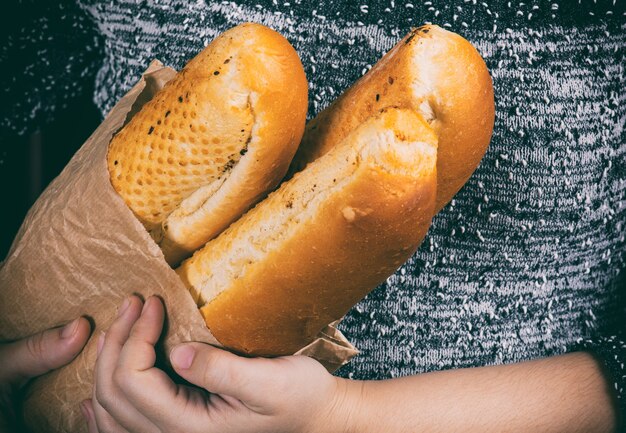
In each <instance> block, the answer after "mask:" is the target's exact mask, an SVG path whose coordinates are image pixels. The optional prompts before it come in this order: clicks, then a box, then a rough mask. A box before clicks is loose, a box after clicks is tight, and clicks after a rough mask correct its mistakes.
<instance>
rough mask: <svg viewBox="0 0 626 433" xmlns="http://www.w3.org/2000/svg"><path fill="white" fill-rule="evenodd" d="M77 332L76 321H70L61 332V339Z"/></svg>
mask: <svg viewBox="0 0 626 433" xmlns="http://www.w3.org/2000/svg"><path fill="white" fill-rule="evenodd" d="M77 330H78V319H74V320H72V321H71V322H70V323H68V324H67V325H65V326H64V327H63V329H62V330H61V338H70V337H71V336H72V335H74V334H76V331H77Z"/></svg>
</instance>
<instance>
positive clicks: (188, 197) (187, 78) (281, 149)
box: [107, 23, 308, 264]
mask: <svg viewBox="0 0 626 433" xmlns="http://www.w3.org/2000/svg"><path fill="white" fill-rule="evenodd" d="M307 92H308V89H307V82H306V78H305V75H304V70H303V68H302V64H301V63H300V59H299V57H298V55H297V53H296V52H295V50H294V49H293V47H292V46H291V45H290V44H289V42H288V41H287V40H286V39H285V38H284V37H282V36H281V35H280V34H278V33H277V32H275V31H273V30H271V29H269V28H267V27H264V26H262V25H259V24H252V23H246V24H242V25H239V26H237V27H235V28H232V29H230V30H228V31H226V32H224V33H223V34H221V35H220V36H218V37H217V38H216V39H215V40H214V41H213V42H211V44H209V45H208V46H207V47H206V48H205V49H204V50H203V51H202V52H201V53H199V54H198V55H197V56H196V57H194V58H193V59H192V60H191V61H190V62H189V63H188V64H187V65H186V66H185V67H184V68H183V69H182V70H181V71H180V72H179V73H178V74H177V75H176V77H175V78H174V79H172V80H171V81H170V82H168V83H167V85H166V86H165V87H164V88H163V89H162V90H161V91H160V92H159V93H158V94H157V95H156V96H155V97H154V98H153V99H152V100H151V101H150V102H148V103H147V104H146V105H145V106H144V107H143V108H142V109H141V110H140V112H139V113H137V114H136V115H135V116H134V117H133V118H132V119H131V121H130V122H129V123H128V125H126V126H125V127H124V128H123V129H122V130H121V131H120V132H119V133H118V134H117V135H116V136H115V137H114V138H113V140H112V141H111V144H110V147H109V153H108V156H107V163H108V168H109V172H110V174H111V183H112V184H113V187H114V188H115V189H116V191H117V192H118V193H119V194H120V195H121V196H122V197H123V198H124V200H125V201H126V203H127V204H128V206H129V207H130V208H131V209H132V210H133V212H134V213H135V215H136V216H137V217H138V218H139V220H140V221H141V222H142V223H143V224H144V225H145V226H146V228H147V229H148V230H149V231H150V232H151V234H152V235H153V237H154V238H155V240H156V241H157V242H159V243H160V245H161V248H162V250H163V252H164V254H165V256H166V260H168V262H169V263H170V264H175V263H177V262H179V261H180V259H182V258H184V257H185V256H187V255H189V254H190V253H191V252H193V251H194V250H195V249H197V248H198V247H200V246H202V245H203V244H204V243H206V242H207V241H208V240H209V239H211V238H213V237H215V236H216V235H217V234H218V233H219V232H221V231H222V230H223V229H224V228H226V227H227V226H228V224H230V223H231V222H232V221H233V220H235V219H236V218H238V217H239V216H240V215H241V214H242V213H244V212H245V211H246V210H247V209H248V208H249V207H250V206H252V205H253V204H254V203H255V202H256V201H258V200H260V199H261V198H262V197H263V196H264V195H265V194H266V193H267V192H268V191H270V190H271V189H272V188H274V187H275V186H276V185H277V184H278V182H279V181H280V179H281V178H282V177H283V176H284V174H285V172H286V170H287V167H288V165H289V162H290V160H291V158H292V157H293V154H294V153H295V151H296V148H297V145H298V143H299V140H300V138H301V136H302V133H303V130H304V123H305V119H306V109H307Z"/></svg>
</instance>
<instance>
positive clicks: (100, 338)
mask: <svg viewBox="0 0 626 433" xmlns="http://www.w3.org/2000/svg"><path fill="white" fill-rule="evenodd" d="M105 335H106V334H105V332H104V331H100V336H99V337H98V346H97V351H96V356H100V352H102V346H104V336H105Z"/></svg>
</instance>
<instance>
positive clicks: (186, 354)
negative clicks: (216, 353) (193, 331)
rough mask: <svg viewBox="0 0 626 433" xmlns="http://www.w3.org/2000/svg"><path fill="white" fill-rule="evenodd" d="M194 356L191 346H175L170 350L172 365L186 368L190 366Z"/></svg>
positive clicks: (182, 368)
mask: <svg viewBox="0 0 626 433" xmlns="http://www.w3.org/2000/svg"><path fill="white" fill-rule="evenodd" d="M194 356H196V350H195V349H194V348H193V347H192V346H187V345H184V346H177V347H175V348H174V350H172V353H171V354H170V360H171V361H172V364H173V365H174V367H176V368H178V369H180V370H186V369H188V368H189V367H191V363H192V362H193V358H194Z"/></svg>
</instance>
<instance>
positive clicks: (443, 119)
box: [289, 25, 495, 212]
mask: <svg viewBox="0 0 626 433" xmlns="http://www.w3.org/2000/svg"><path fill="white" fill-rule="evenodd" d="M385 107H402V108H410V109H412V110H414V111H416V112H418V113H420V114H421V116H422V117H423V118H424V119H426V121H427V122H428V124H429V125H431V127H432V128H433V130H434V131H435V133H436V134H437V136H438V138H439V149H438V152H437V205H436V207H435V210H436V212H438V211H439V210H441V209H442V208H443V207H444V206H445V205H446V204H447V203H448V202H449V201H450V200H451V199H452V197H453V196H454V195H455V194H456V193H457V192H458V191H459V189H461V187H462V186H463V185H464V184H465V182H466V181H467V179H469V177H470V176H471V174H472V173H473V172H474V170H475V169H476V167H477V166H478V164H479V162H480V160H481V159H482V157H483V155H484V153H485V151H486V150H487V146H488V145H489V141H490V139H491V133H492V131H493V123H494V116H495V107H494V94H493V86H492V83H491V77H490V75H489V71H488V70H487V67H486V65H485V62H484V61H483V59H482V57H481V56H480V54H479V53H478V51H476V49H475V48H474V47H473V46H472V44H470V43H469V42H468V41H467V40H465V39H463V38H462V37H461V36H459V35H457V34H455V33H452V32H449V31H447V30H444V29H442V28H440V27H438V26H435V25H425V26H422V27H419V28H416V29H414V30H412V31H411V32H410V33H409V34H407V35H406V36H405V37H404V38H403V39H402V40H401V41H400V42H398V43H397V44H396V45H395V46H394V47H393V48H392V49H391V50H390V51H389V52H388V53H387V54H385V55H384V56H383V57H382V58H381V59H380V60H379V61H378V63H376V65H374V67H373V68H372V69H370V70H369V71H368V72H367V73H366V74H365V75H364V76H363V77H361V78H360V79H359V80H358V81H357V82H356V83H355V84H354V85H352V87H350V88H349V89H348V90H346V91H345V92H344V93H343V94H342V95H341V96H340V97H339V98H337V99H336V100H335V101H334V102H333V103H332V104H331V105H330V106H329V107H328V108H326V109H325V110H323V111H322V112H320V113H319V114H318V115H317V116H316V117H315V118H314V119H313V120H311V121H310V122H309V123H308V124H307V127H306V129H305V133H304V137H303V139H302V143H301V144H300V147H299V149H298V152H297V153H296V156H295V157H294V160H293V162H292V164H291V167H290V170H289V172H290V175H292V174H293V173H295V172H297V171H300V170H302V169H303V168H304V167H305V166H306V164H308V163H309V162H311V161H314V160H315V159H317V158H319V157H320V156H321V155H324V154H325V153H326V152H328V151H329V150H330V149H332V148H333V147H335V146H336V145H337V144H338V143H340V142H342V140H343V138H344V137H345V136H346V135H348V134H349V133H350V131H352V130H353V129H354V128H356V127H357V126H358V125H360V124H361V122H363V121H364V120H365V119H367V118H368V117H370V116H371V115H372V114H374V113H376V112H378V111H380V110H381V109H383V108H385Z"/></svg>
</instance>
